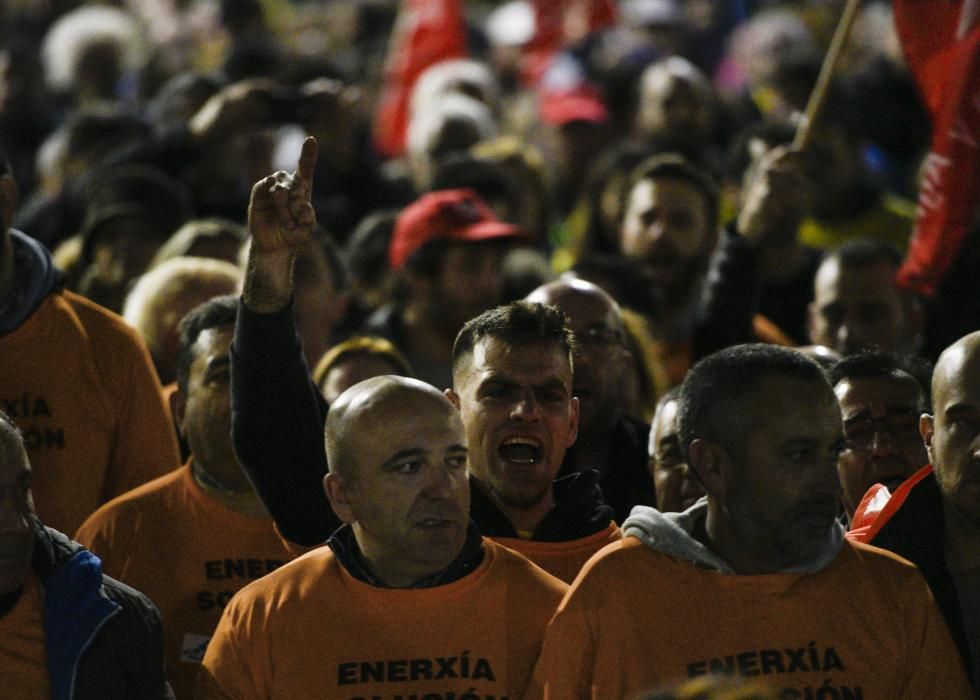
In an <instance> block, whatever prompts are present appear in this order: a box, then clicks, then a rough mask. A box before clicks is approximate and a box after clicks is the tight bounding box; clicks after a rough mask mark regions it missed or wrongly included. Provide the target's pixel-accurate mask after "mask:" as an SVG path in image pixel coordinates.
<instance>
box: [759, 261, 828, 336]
mask: <svg viewBox="0 0 980 700" xmlns="http://www.w3.org/2000/svg"><path fill="white" fill-rule="evenodd" d="M802 248H803V251H802V256H803V262H802V264H801V265H800V269H799V270H797V272H796V274H795V275H793V276H792V277H790V278H789V279H786V280H783V281H782V282H778V283H776V282H773V283H769V284H763V285H762V289H761V292H760V296H759V313H760V314H762V315H763V316H765V317H766V318H768V319H769V320H770V321H772V322H773V323H775V324H776V326H778V327H779V329H780V330H781V331H783V332H784V333H786V335H788V336H789V337H790V338H792V339H793V342H795V343H796V344H797V345H808V344H809V343H810V334H809V330H808V329H807V313H808V308H809V306H810V303H811V302H812V301H813V280H814V278H815V277H816V276H817V268H818V267H820V260H821V259H822V253H821V252H820V251H819V250H817V249H816V248H810V247H807V246H802Z"/></svg>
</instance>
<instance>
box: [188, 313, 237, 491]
mask: <svg viewBox="0 0 980 700" xmlns="http://www.w3.org/2000/svg"><path fill="white" fill-rule="evenodd" d="M234 336H235V328H234V326H218V327H216V328H208V329H207V330H204V331H201V334H200V335H199V336H198V337H197V340H196V341H195V342H194V360H193V362H192V363H191V366H190V372H189V373H188V378H187V393H186V395H184V396H183V405H181V404H180V403H179V402H178V403H177V408H176V411H175V412H176V414H177V422H178V425H179V427H180V432H181V434H182V435H183V436H184V437H185V438H186V440H187V444H188V445H189V446H190V449H191V454H192V455H193V457H194V461H195V463H196V464H197V466H198V467H199V468H201V469H203V470H204V471H205V472H206V473H207V474H208V475H209V476H211V477H212V478H214V479H215V480H216V481H217V482H218V483H220V484H221V485H222V486H224V487H225V488H228V489H231V490H234V491H238V492H243V493H245V492H250V491H251V490H252V485H251V482H249V480H248V477H246V476H245V472H244V471H243V470H242V468H241V466H240V465H239V463H238V458H237V457H236V455H235V450H234V447H233V446H232V442H231V387H230V384H231V360H230V357H229V351H230V348H231V341H232V339H233V338H234Z"/></svg>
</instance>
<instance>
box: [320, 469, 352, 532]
mask: <svg viewBox="0 0 980 700" xmlns="http://www.w3.org/2000/svg"><path fill="white" fill-rule="evenodd" d="M323 490H324V492H325V493H326V494H327V500H328V501H330V507H331V508H333V512H334V513H336V514H337V517H338V518H340V519H341V521H342V522H345V523H347V524H348V525H349V524H351V523H353V522H354V521H356V520H357V518H356V517H355V515H354V506H353V504H352V503H351V502H350V494H348V492H347V484H345V483H344V478H343V477H342V476H340V475H339V474H335V473H334V472H329V473H328V474H327V475H326V476H325V477H323Z"/></svg>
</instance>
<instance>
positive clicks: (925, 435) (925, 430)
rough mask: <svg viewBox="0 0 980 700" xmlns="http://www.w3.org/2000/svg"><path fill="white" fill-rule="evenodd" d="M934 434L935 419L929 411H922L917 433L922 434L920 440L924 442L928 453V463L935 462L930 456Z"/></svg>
mask: <svg viewBox="0 0 980 700" xmlns="http://www.w3.org/2000/svg"><path fill="white" fill-rule="evenodd" d="M935 434H936V419H935V418H933V416H932V415H931V414H929V413H923V414H922V415H921V416H919V435H921V436H922V442H924V443H925V444H926V452H928V453H929V463H930V464H933V463H935V460H934V459H933V458H932V438H933V436H934V435H935Z"/></svg>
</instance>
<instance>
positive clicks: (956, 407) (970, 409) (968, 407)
mask: <svg viewBox="0 0 980 700" xmlns="http://www.w3.org/2000/svg"><path fill="white" fill-rule="evenodd" d="M977 411H978V409H977V406H976V405H975V404H972V403H967V402H966V401H957V402H956V403H954V404H953V405H952V406H947V407H946V409H945V410H944V413H947V414H948V413H955V414H957V415H964V414H967V413H977Z"/></svg>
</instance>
